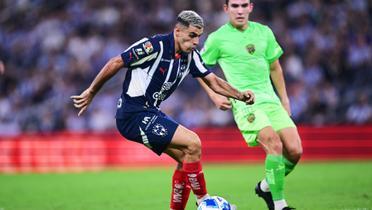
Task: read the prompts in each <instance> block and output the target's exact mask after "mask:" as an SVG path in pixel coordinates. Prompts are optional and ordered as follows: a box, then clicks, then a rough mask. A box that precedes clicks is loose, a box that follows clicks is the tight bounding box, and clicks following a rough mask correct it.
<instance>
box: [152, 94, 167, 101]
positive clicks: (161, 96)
mask: <svg viewBox="0 0 372 210" xmlns="http://www.w3.org/2000/svg"><path fill="white" fill-rule="evenodd" d="M165 96H166V95H165V94H163V93H162V92H155V93H154V94H153V95H152V98H153V99H155V100H160V101H163V100H164V99H165Z"/></svg>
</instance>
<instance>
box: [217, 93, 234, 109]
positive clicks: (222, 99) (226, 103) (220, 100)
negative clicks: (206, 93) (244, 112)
mask: <svg viewBox="0 0 372 210" xmlns="http://www.w3.org/2000/svg"><path fill="white" fill-rule="evenodd" d="M212 101H213V103H214V104H215V105H216V107H217V108H218V109H220V110H223V111H226V110H228V109H231V107H232V106H231V102H230V100H229V99H228V98H227V97H226V96H223V95H220V94H215V95H214V96H213V98H212Z"/></svg>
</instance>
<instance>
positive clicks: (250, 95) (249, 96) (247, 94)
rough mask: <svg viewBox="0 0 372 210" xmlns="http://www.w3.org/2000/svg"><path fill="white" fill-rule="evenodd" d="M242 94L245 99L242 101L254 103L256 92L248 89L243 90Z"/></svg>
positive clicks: (249, 103)
mask: <svg viewBox="0 0 372 210" xmlns="http://www.w3.org/2000/svg"><path fill="white" fill-rule="evenodd" d="M242 94H243V100H242V101H244V102H245V103H246V104H248V105H252V104H254V101H255V97H254V93H253V92H252V91H250V90H247V91H244V92H242Z"/></svg>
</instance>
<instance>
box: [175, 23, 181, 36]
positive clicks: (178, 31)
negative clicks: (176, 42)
mask: <svg viewBox="0 0 372 210" xmlns="http://www.w3.org/2000/svg"><path fill="white" fill-rule="evenodd" d="M180 32H181V27H180V25H179V24H176V26H175V27H174V35H175V36H176V37H179V36H180Z"/></svg>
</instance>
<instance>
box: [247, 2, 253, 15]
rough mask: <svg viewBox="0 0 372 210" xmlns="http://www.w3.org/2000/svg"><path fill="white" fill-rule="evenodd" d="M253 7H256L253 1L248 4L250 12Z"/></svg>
mask: <svg viewBox="0 0 372 210" xmlns="http://www.w3.org/2000/svg"><path fill="white" fill-rule="evenodd" d="M253 7H254V5H253V3H252V2H251V3H249V6H248V10H249V13H251V12H252V11H253Z"/></svg>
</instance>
